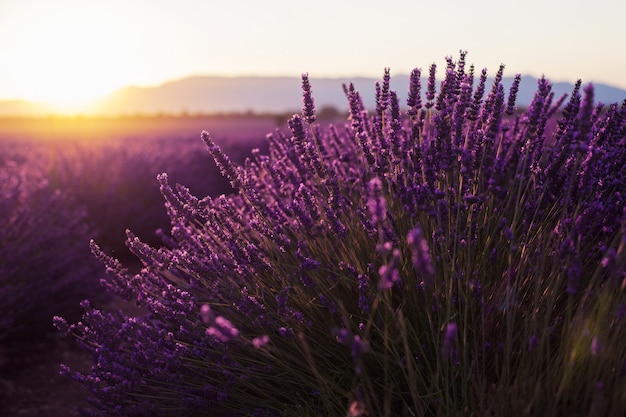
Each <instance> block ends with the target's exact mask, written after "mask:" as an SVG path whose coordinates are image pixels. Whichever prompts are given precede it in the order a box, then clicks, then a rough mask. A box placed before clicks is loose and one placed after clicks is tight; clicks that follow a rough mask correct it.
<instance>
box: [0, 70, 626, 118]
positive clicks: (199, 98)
mask: <svg viewBox="0 0 626 417" xmlns="http://www.w3.org/2000/svg"><path fill="white" fill-rule="evenodd" d="M310 81H311V85H312V89H313V96H314V99H315V104H316V107H317V108H318V109H321V108H322V107H327V106H328V107H335V108H337V109H339V110H341V111H343V110H347V109H348V103H347V99H346V97H345V95H344V92H343V88H342V84H344V83H345V84H347V83H350V82H352V83H353V84H354V86H355V88H356V89H357V90H358V91H359V92H360V94H361V97H363V101H364V103H365V105H366V107H367V108H373V107H374V106H375V102H374V97H375V83H376V81H378V79H376V78H371V77H351V78H350V77H333V78H330V77H327V78H322V77H320V78H315V77H310ZM426 81H427V80H426V79H425V78H423V79H422V94H423V90H424V88H425V86H426ZM492 82H493V79H488V82H487V89H489V88H490V85H491V83H492ZM512 82H513V77H504V78H503V80H502V83H503V86H504V88H505V91H506V92H507V95H508V89H509V88H510V86H511V84H512ZM439 83H440V81H438V83H437V88H439ZM476 83H477V80H475V84H476ZM390 84H391V88H392V89H394V90H396V92H397V93H398V97H400V100H401V105H404V104H405V102H406V96H407V94H408V85H409V76H408V75H395V76H392V77H391V81H390ZM584 85H586V84H583V86H584ZM300 86H301V79H300V78H299V77H282V76H276V77H269V76H236V77H226V76H210V75H194V76H189V77H184V78H180V79H176V80H171V81H166V82H164V83H162V84H160V85H157V86H151V87H138V86H128V87H123V88H121V89H119V90H117V91H115V92H113V93H111V94H109V95H107V96H105V97H103V98H102V99H100V100H97V101H96V102H94V104H92V105H90V106H87V107H85V109H84V110H83V111H81V112H80V113H81V114H85V115H90V114H97V115H107V116H117V115H136V114H181V113H187V114H194V113H245V112H254V113H285V112H289V111H298V109H299V108H300V107H301V103H302V98H301V90H300ZM536 87H537V78H536V77H533V76H529V75H525V76H523V77H522V80H521V83H520V90H519V92H518V95H517V106H519V107H524V106H527V105H528V104H529V103H530V102H531V100H532V97H533V94H534V93H535V90H536ZM573 88H574V85H573V84H572V83H569V82H554V83H553V91H554V92H555V98H558V97H560V96H561V95H563V94H569V93H571V91H572V89H573ZM487 91H488V90H487ZM594 92H595V101H596V102H598V101H602V102H603V103H607V104H608V103H613V102H621V101H622V100H624V99H626V90H624V89H620V88H618V87H614V86H611V85H607V84H602V83H594ZM55 113H59V112H55V111H54V109H53V107H52V106H49V105H46V104H42V103H37V102H29V101H26V100H4V101H0V115H2V116H44V115H50V114H55Z"/></svg>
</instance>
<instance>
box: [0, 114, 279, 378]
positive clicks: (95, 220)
mask: <svg viewBox="0 0 626 417" xmlns="http://www.w3.org/2000/svg"><path fill="white" fill-rule="evenodd" d="M221 125H223V123H222V124H221ZM232 125H233V126H232V127H227V126H221V127H222V130H223V131H224V132H225V137H227V136H228V137H233V138H234V139H233V140H230V141H227V142H226V145H227V146H229V147H230V149H231V150H232V151H233V153H235V154H237V155H239V154H241V160H243V157H244V155H247V154H249V153H250V148H251V147H252V146H254V145H255V144H258V143H259V142H262V141H263V137H264V132H265V130H258V131H255V130H254V129H252V130H250V131H246V132H239V131H237V129H239V130H241V128H239V127H237V126H236V121H233V123H232ZM251 125H253V124H250V123H248V124H247V127H248V128H249V127H250V126H251ZM265 125H266V124H265V123H264V124H263V129H265V128H266V126H265ZM269 125H270V126H271V125H272V122H269ZM254 138H256V139H254ZM163 170H168V171H170V172H172V173H173V176H174V177H175V178H177V179H179V180H181V181H185V182H186V183H188V184H190V186H192V187H193V188H194V189H195V190H196V191H197V192H200V193H206V194H217V195H219V194H221V193H224V192H229V190H230V187H229V186H228V182H227V181H225V180H223V179H222V178H221V176H220V175H219V172H218V170H217V169H216V168H215V166H214V164H213V162H212V160H211V158H210V156H208V155H206V153H205V152H203V149H202V144H200V143H198V141H197V140H191V139H190V138H187V139H185V138H180V139H177V140H169V141H168V140H159V139H150V138H145V139H141V138H139V139H136V140H134V141H130V140H122V139H121V138H119V139H118V138H111V140H110V141H108V142H101V143H100V142H99V143H92V142H90V141H89V138H88V137H87V138H84V140H83V141H82V142H76V141H58V142H46V141H42V140H36V139H35V140H17V139H11V138H4V139H2V140H1V141H0V371H2V375H12V374H14V373H15V372H16V371H19V370H20V369H19V367H20V366H22V364H23V361H22V358H23V357H25V356H26V355H33V354H35V353H36V349H37V346H38V345H39V343H40V342H42V341H44V340H46V338H47V337H49V336H50V335H51V334H54V327H53V326H52V317H53V316H54V315H55V314H62V315H65V316H68V318H69V317H71V318H72V320H77V319H79V318H80V317H81V314H82V309H81V308H80V305H79V304H80V301H81V300H83V299H85V298H89V299H92V300H94V301H96V302H100V303H104V302H107V301H108V299H110V294H106V292H105V291H104V290H103V289H102V288H101V287H100V284H99V280H100V278H101V277H102V276H103V274H104V269H103V267H102V265H101V264H100V263H99V262H98V261H97V259H95V258H94V257H93V255H92V254H91V252H90V250H89V241H90V239H92V238H97V239H98V241H99V242H101V243H102V244H103V245H104V246H105V247H106V248H107V250H110V251H113V252H114V253H116V256H120V257H126V258H128V257H129V256H132V255H131V254H130V252H128V251H127V249H126V248H125V246H124V243H123V241H124V230H125V229H126V228H128V227H132V228H133V229H134V230H137V231H138V233H141V234H142V235H145V236H148V237H152V240H151V242H155V243H158V242H160V240H159V238H158V236H157V235H156V234H155V230H156V229H158V228H162V227H164V228H167V225H168V217H167V214H166V211H165V209H164V208H163V204H162V202H161V201H162V197H161V194H160V193H159V190H158V182H157V180H156V176H157V174H158V173H160V172H162V171H163ZM5 371H6V372H5Z"/></svg>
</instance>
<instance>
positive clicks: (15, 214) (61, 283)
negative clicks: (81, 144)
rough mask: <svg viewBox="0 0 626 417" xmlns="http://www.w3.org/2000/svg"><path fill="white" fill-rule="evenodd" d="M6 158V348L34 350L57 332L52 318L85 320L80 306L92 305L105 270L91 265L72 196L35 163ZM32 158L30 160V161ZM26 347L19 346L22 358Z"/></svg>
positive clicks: (2, 304) (0, 157) (1, 226)
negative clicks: (85, 300)
mask: <svg viewBox="0 0 626 417" xmlns="http://www.w3.org/2000/svg"><path fill="white" fill-rule="evenodd" d="M5 145H6V146H5V147H3V149H2V154H0V347H5V348H7V346H8V345H12V346H15V345H16V339H20V340H21V339H26V340H28V341H29V343H28V344H27V345H28V346H29V347H32V344H33V343H35V342H36V341H37V340H41V339H43V338H44V336H45V334H46V333H50V332H53V331H54V329H53V328H52V326H51V325H50V320H51V319H52V316H53V314H55V313H56V314H59V312H61V311H63V312H64V313H63V314H66V315H70V316H75V319H78V318H80V316H81V309H80V308H77V303H78V301H80V300H81V299H83V298H85V297H93V296H94V290H95V288H96V287H97V282H98V279H97V274H98V272H100V273H101V271H100V268H101V266H100V265H98V263H97V262H93V260H92V259H90V257H89V251H88V250H86V245H87V244H88V242H89V237H90V236H91V235H92V231H91V230H89V228H88V225H87V222H86V220H85V217H86V213H85V211H84V210H83V209H82V208H81V207H80V206H79V205H77V204H76V201H75V199H74V198H73V196H72V195H71V193H70V192H69V191H68V190H60V189H58V188H56V187H54V186H52V184H50V182H49V181H48V179H47V175H46V172H45V170H43V169H40V168H41V167H37V166H34V164H33V161H34V160H36V159H38V158H43V155H41V154H39V153H37V152H33V153H31V155H29V156H30V157H27V156H25V154H23V153H21V152H15V151H11V149H12V148H13V146H10V144H5ZM31 157H32V158H31ZM23 350H24V346H23V345H21V346H19V349H18V353H19V352H23Z"/></svg>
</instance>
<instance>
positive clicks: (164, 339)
mask: <svg viewBox="0 0 626 417" xmlns="http://www.w3.org/2000/svg"><path fill="white" fill-rule="evenodd" d="M444 72H445V76H444V78H443V81H441V83H439V86H438V87H437V83H436V80H435V73H436V67H435V65H433V66H432V67H431V68H430V71H429V77H428V82H427V85H426V86H425V88H424V92H423V93H422V91H421V90H422V88H421V87H422V86H421V80H420V76H421V71H420V70H419V69H416V70H414V72H413V74H412V77H411V85H410V93H409V97H408V99H407V102H406V103H407V106H408V109H407V110H406V111H401V110H400V99H399V98H398V97H397V95H396V94H395V92H394V91H393V90H391V88H390V85H389V79H390V77H389V71H388V70H386V71H385V74H384V77H383V79H382V81H381V82H380V83H379V84H378V85H377V107H376V109H375V110H374V111H372V112H368V111H366V110H365V109H364V107H363V104H362V101H361V98H360V96H359V93H358V92H357V91H355V89H354V88H353V87H352V86H351V85H348V86H346V87H345V92H346V95H347V98H348V103H349V107H350V118H349V123H348V124H346V125H345V126H336V127H329V128H322V127H321V126H320V125H318V124H317V123H316V120H315V119H316V117H315V108H314V105H313V98H312V96H311V86H310V84H309V80H308V76H306V75H305V76H303V91H304V100H303V103H304V105H303V110H302V114H300V115H295V116H293V117H292V118H291V119H290V120H289V127H290V130H291V133H290V134H289V135H282V134H279V133H277V134H275V135H269V136H268V141H269V152H267V153H263V152H255V153H254V155H253V157H252V158H251V159H249V160H247V161H246V162H245V163H244V164H242V165H237V164H234V163H233V162H232V161H231V160H230V159H229V158H228V156H226V155H225V154H224V153H223V152H222V151H221V149H220V147H219V146H217V145H216V144H215V143H214V141H213V140H212V139H211V136H210V135H209V133H207V132H203V133H202V140H203V141H204V142H205V144H206V146H207V148H208V150H209V153H210V154H211V155H212V156H213V158H214V159H215V162H216V164H217V166H218V167H219V168H220V170H221V171H222V173H223V174H224V175H225V177H226V178H228V180H229V181H230V182H231V185H232V187H233V188H234V189H235V190H237V191H236V192H235V193H234V194H230V195H228V196H226V195H223V196H219V197H215V198H211V197H204V198H197V197H195V196H193V195H192V193H190V192H189V190H188V189H187V188H186V187H184V186H182V185H178V184H176V185H174V184H172V183H171V182H170V181H169V179H168V176H167V175H166V174H162V175H160V176H159V181H160V184H161V188H160V189H161V192H162V194H163V195H164V197H165V199H166V209H167V212H168V214H169V216H170V219H171V226H172V227H171V234H170V236H169V237H166V238H165V243H166V245H165V246H163V247H160V248H154V247H151V246H148V245H146V244H144V243H142V241H141V240H139V238H138V237H136V236H135V235H134V234H133V233H132V232H130V231H129V232H128V240H127V245H128V246H129V248H130V249H131V251H133V253H135V255H136V256H137V257H138V258H139V259H140V260H141V261H142V263H143V265H144V267H143V269H142V270H141V271H140V272H139V273H137V274H133V273H130V272H129V271H128V270H127V269H126V268H125V267H124V266H123V265H122V264H120V263H119V262H118V261H117V260H115V259H113V258H112V257H110V256H108V255H107V254H105V253H104V251H102V250H101V249H100V248H99V247H98V245H97V244H96V243H92V250H93V252H94V254H95V255H96V256H97V257H98V258H99V259H100V260H102V262H103V263H104V264H105V265H106V267H107V271H108V277H109V278H108V280H107V281H106V286H107V287H108V289H109V290H110V291H111V292H113V293H115V294H117V295H120V296H122V297H124V298H126V299H128V300H134V301H135V302H136V303H138V304H139V305H141V306H143V307H145V308H146V309H147V310H148V311H149V314H147V315H145V316H140V317H127V316H124V315H122V314H119V313H116V312H105V311H100V310H98V309H94V308H93V307H91V305H90V303H88V302H85V303H83V306H84V308H85V315H84V317H83V319H82V321H81V322H78V323H76V324H71V325H70V324H68V323H67V321H65V320H63V319H62V318H60V317H58V318H56V324H57V326H58V327H59V328H61V329H62V330H63V331H65V332H67V333H70V334H73V335H74V336H75V337H76V338H77V339H78V341H79V342H80V343H81V344H82V346H84V347H85V348H86V349H88V350H89V351H91V352H92V353H93V355H94V365H93V367H92V368H91V370H89V371H88V372H84V373H75V372H73V371H71V370H70V369H68V368H67V367H65V366H63V372H65V373H67V374H68V375H71V376H72V377H73V378H75V379H76V380H77V381H79V382H81V383H82V384H84V385H85V386H86V387H88V388H89V389H90V390H91V392H92V393H93V396H94V402H95V404H96V406H97V409H98V410H101V411H102V414H104V415H119V416H143V415H150V416H179V415H185V416H195V415H197V416H202V415H211V416H214V415H221V416H240V415H254V416H283V415H284V416H307V415H309V416H313V415H315V416H317V415H320V416H321V415H324V416H328V415H333V416H334V415H336V416H340V415H345V414H346V412H347V413H348V415H350V416H365V415H369V416H426V415H440V416H450V415H481V416H482V415H538V414H541V415H548V416H550V415H552V416H556V415H624V414H626V391H625V390H624V388H623V387H624V384H625V383H626V349H625V348H624V345H623V340H624V338H625V337H626V324H625V320H624V317H623V316H624V313H625V312H626V304H625V301H624V283H625V281H624V279H625V266H626V253H625V247H624V245H625V243H626V241H625V233H624V232H625V223H624V221H625V218H624V192H625V191H626V188H625V187H626V183H625V181H626V175H625V174H626V172H625V171H626V168H625V167H626V146H625V145H626V142H625V141H626V135H625V133H626V130H625V129H626V103H622V104H621V105H618V104H611V105H603V104H599V103H598V104H596V103H594V101H593V88H592V87H591V86H588V87H586V88H585V89H584V91H583V92H582V93H581V91H580V88H581V84H580V82H579V83H577V84H576V87H575V89H574V91H573V92H572V94H571V96H570V98H569V101H568V102H564V101H562V100H556V101H555V100H554V97H553V95H552V94H551V91H550V90H551V85H550V83H549V81H548V80H547V79H545V78H541V79H540V80H539V81H538V90H537V93H536V95H535V98H534V100H533V102H532V103H531V105H530V106H529V108H528V109H527V110H526V111H525V112H524V113H523V114H518V113H517V112H516V111H515V94H516V91H517V87H518V84H517V82H516V83H514V85H513V88H511V90H510V91H509V92H505V91H504V88H503V87H502V85H501V78H502V72H503V68H500V69H499V70H498V72H497V73H496V75H495V79H494V82H493V84H491V85H486V71H483V72H481V74H480V75H479V76H478V78H477V79H476V78H475V76H474V68H473V67H471V66H469V67H468V66H466V63H465V54H464V53H462V54H461V56H460V58H459V59H458V60H457V61H453V60H452V59H451V58H449V59H447V64H446V67H445V69H444ZM517 79H518V80H519V77H518V78H517ZM563 103H565V105H564V106H563ZM553 116H556V120H558V121H557V122H556V123H552V125H550V123H549V122H550V121H551V120H553Z"/></svg>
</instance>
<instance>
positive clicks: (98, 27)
mask: <svg viewBox="0 0 626 417" xmlns="http://www.w3.org/2000/svg"><path fill="white" fill-rule="evenodd" d="M70 3H71V7H68V5H67V4H66V5H65V6H64V7H58V4H57V3H55V2H50V3H45V4H41V3H40V4H39V5H38V7H37V8H33V9H31V10H28V13H22V14H21V15H16V16H14V19H13V21H12V22H13V25H14V27H16V28H20V27H21V28H23V27H28V28H29V30H28V31H26V33H25V31H24V30H20V31H19V34H18V32H17V31H16V36H15V38H14V42H12V43H11V45H10V48H11V49H12V51H11V52H12V53H11V54H10V55H11V56H13V57H14V59H13V62H10V63H9V64H10V66H11V68H12V69H13V70H12V74H11V75H12V78H13V84H14V85H15V87H14V89H15V92H14V95H15V96H16V97H19V98H22V99H27V100H32V101H37V102H42V103H45V104H46V105H48V106H49V107H51V108H52V109H54V110H55V111H58V112H60V113H72V112H81V111H84V110H87V109H88V107H89V104H90V102H92V101H93V100H94V99H97V98H99V97H102V96H104V95H106V94H108V93H110V92H112V91H114V90H115V89H117V88H120V87H122V86H124V85H127V84H128V83H129V77H132V76H133V75H134V74H133V70H132V61H133V60H136V59H137V55H138V53H137V52H135V54H134V56H133V54H132V53H131V51H130V48H129V47H128V45H125V43H128V42H127V39H125V35H128V32H127V31H122V30H120V29H121V27H123V26H129V24H130V23H129V24H127V25H125V24H124V19H123V16H118V15H116V16H115V17H116V21H117V23H118V27H117V28H116V27H110V26H109V25H106V24H105V23H104V22H106V21H111V19H110V18H109V17H110V16H108V15H111V14H113V13H114V11H113V10H112V9H107V7H106V4H105V5H98V6H94V4H92V3H91V2H70ZM55 4H56V6H55Z"/></svg>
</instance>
